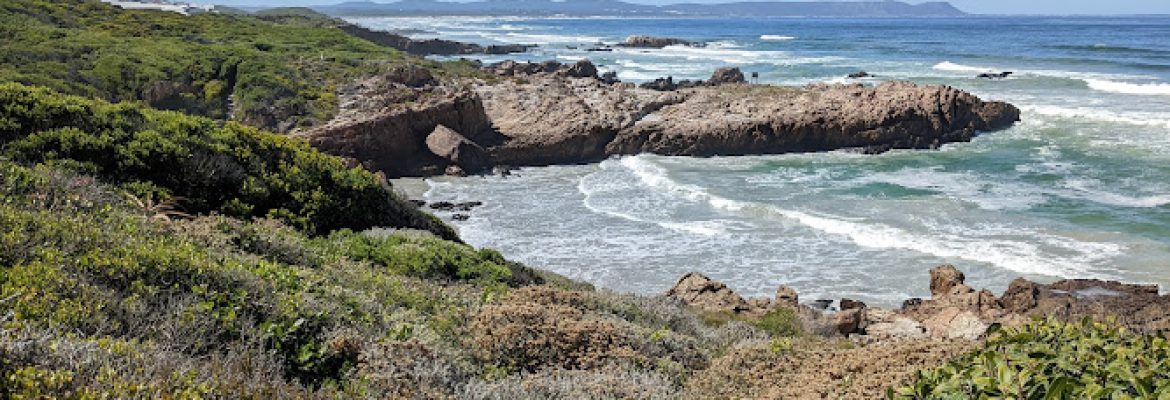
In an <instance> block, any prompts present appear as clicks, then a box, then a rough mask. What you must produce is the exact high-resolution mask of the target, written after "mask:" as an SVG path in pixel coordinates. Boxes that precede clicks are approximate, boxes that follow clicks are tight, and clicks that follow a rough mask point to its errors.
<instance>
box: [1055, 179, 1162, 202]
mask: <svg viewBox="0 0 1170 400" xmlns="http://www.w3.org/2000/svg"><path fill="white" fill-rule="evenodd" d="M1093 186H1100V182H1097V181H1094V180H1083V179H1070V180H1067V181H1065V182H1064V187H1066V188H1068V189H1070V193H1069V195H1070V196H1071V197H1078V198H1081V199H1084V200H1088V201H1092V202H1094V203H1100V204H1105V205H1111V206H1117V207H1130V208H1154V207H1161V206H1164V205H1167V204H1170V194H1159V195H1153V196H1128V195H1124V194H1119V193H1114V192H1111V191H1105V190H1100V189H1094V188H1093Z"/></svg>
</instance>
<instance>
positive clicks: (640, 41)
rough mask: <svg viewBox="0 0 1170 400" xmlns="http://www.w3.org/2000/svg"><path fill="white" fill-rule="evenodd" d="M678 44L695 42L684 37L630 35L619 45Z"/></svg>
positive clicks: (649, 45) (637, 46)
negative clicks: (683, 38)
mask: <svg viewBox="0 0 1170 400" xmlns="http://www.w3.org/2000/svg"><path fill="white" fill-rule="evenodd" d="M677 45H683V46H692V45H694V44H693V43H691V42H688V41H686V40H682V39H675V38H664V37H655V36H645V35H634V36H629V37H627V38H626V40H625V41H622V42H621V43H620V44H618V46H622V47H635V48H647V49H661V48H663V47H666V46H677Z"/></svg>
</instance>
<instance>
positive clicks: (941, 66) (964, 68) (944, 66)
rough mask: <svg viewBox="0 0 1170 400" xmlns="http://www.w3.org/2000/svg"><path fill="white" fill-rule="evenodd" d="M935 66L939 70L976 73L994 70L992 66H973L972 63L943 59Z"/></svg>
mask: <svg viewBox="0 0 1170 400" xmlns="http://www.w3.org/2000/svg"><path fill="white" fill-rule="evenodd" d="M933 68H934V69H936V70H939V71H951V72H976V73H983V72H989V71H992V69H991V68H985V67H973V66H970V65H963V64H955V63H953V62H950V61H943V62H940V63H938V64H935V66H934V67H933Z"/></svg>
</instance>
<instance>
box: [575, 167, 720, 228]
mask: <svg viewBox="0 0 1170 400" xmlns="http://www.w3.org/2000/svg"><path fill="white" fill-rule="evenodd" d="M614 164H615V160H606V161H603V162H602V163H601V165H600V167H601V169H602V170H603V171H605V170H609V169H611V168H614ZM619 165H620V166H619V168H622V169H624V170H627V171H629V172H630V173H632V174H634V175H635V176H637V177H638V179H639V181H641V182H643V183H646V184H647V185H661V184H663V181H662V180H656V179H655V178H654V177H653V176H656V175H658V176H663V177H664V176H665V171H662V170H660V169H659V170H647V168H649V169H653V168H657V167H656V166H653V165H643V166H638V167H637V168H629V166H630V165H632V164H629V163H626V162H620V163H619ZM590 178H592V177H591V176H586V177H583V178H582V179H580V180H579V181H577V191H578V192H580V193H581V194H584V195H585V202H584V205H585V208H587V209H589V210H590V211H592V212H595V213H598V214H603V215H609V216H611V217H616V218H620V219H624V220H627V221H633V222H638V223H645V224H655V225H658V226H660V227H662V228H665V229H669V230H672V231H675V232H680V233H686V234H692V235H699V236H706V237H715V236H722V235H725V234H727V233H728V225H727V221H673V220H666V221H664V220H662V218H663V216H658V217H657V218H655V217H653V216H643V215H640V214H639V213H638V212H636V211H631V210H630V207H628V204H626V205H624V206H621V207H614V206H613V205H612V204H611V205H609V206H607V205H605V204H595V198H597V197H601V196H602V195H605V194H609V195H610V197H613V196H615V195H616V196H622V197H625V196H623V194H622V193H621V191H623V190H629V189H630V185H629V183H628V181H627V180H626V179H612V177H601V178H600V179H590ZM666 180H669V179H666ZM680 188H682V186H680ZM680 190H681V191H680V192H679V193H683V194H684V196H685V195H686V194H687V193H688V191H689V190H691V189H686V188H683V189H680ZM626 200H630V199H628V198H627V199H626ZM630 201H633V200H630Z"/></svg>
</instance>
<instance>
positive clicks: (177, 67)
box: [0, 0, 459, 132]
mask: <svg viewBox="0 0 1170 400" xmlns="http://www.w3.org/2000/svg"><path fill="white" fill-rule="evenodd" d="M0 36H4V37H5V38H6V40H4V41H3V42H0V60H2V61H3V62H2V63H0V81H13V82H20V83H24V84H27V85H37V86H44V87H48V88H52V89H53V90H57V91H60V92H63V93H69V94H76V95H81V96H86V97H95V98H100V99H104V100H108V101H125V100H133V101H142V102H144V103H145V104H147V105H149V106H151V107H154V108H158V109H164V110H176V111H182V112H185V113H189V114H194V115H200V116H206V117H211V118H215V119H221V120H226V119H231V120H234V121H239V122H241V123H244V124H246V125H250V126H254V127H258V128H262V129H268V130H275V131H279V132H287V131H291V130H294V129H298V128H305V127H309V126H314V125H318V124H320V123H322V122H324V121H327V120H329V118H331V117H332V115H333V114H334V113H335V112H336V109H337V107H338V103H337V96H336V94H335V93H334V92H335V90H336V88H337V86H338V85H340V84H342V83H344V82H348V81H350V80H353V79H355V78H357V77H360V76H364V75H369V74H376V73H378V72H380V71H385V70H387V69H389V68H392V67H393V66H395V65H399V64H401V63H404V62H407V60H410V61H409V62H411V63H415V64H421V65H425V66H427V67H428V68H432V69H434V70H435V71H437V72H439V71H442V70H443V69H445V68H455V69H458V68H459V66H458V65H454V66H449V65H448V64H439V63H434V62H426V61H423V60H421V59H418V58H413V57H410V56H407V55H405V54H403V53H402V52H399V51H397V50H395V49H393V48H389V47H386V46H382V45H378V44H375V43H372V42H369V41H367V40H364V39H360V38H357V37H354V36H351V35H350V34H348V33H346V32H344V31H342V30H341V29H339V28H338V27H337V26H333V25H331V24H330V20H329V19H327V18H324V17H323V16H320V15H315V14H302V15H299V16H295V17H294V16H288V15H280V14H277V15H261V16H260V18H256V17H252V16H241V15H229V14H217V13H201V14H196V15H192V16H184V15H181V14H178V13H170V12H157V11H147V10H125V11H124V10H121V9H119V8H117V7H114V6H111V5H108V4H104V3H100V2H97V1H89V0H65V1H43V0H13V1H6V2H4V3H2V4H0Z"/></svg>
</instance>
